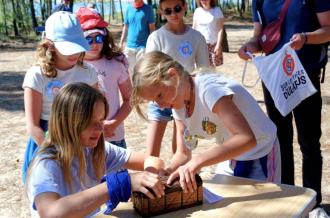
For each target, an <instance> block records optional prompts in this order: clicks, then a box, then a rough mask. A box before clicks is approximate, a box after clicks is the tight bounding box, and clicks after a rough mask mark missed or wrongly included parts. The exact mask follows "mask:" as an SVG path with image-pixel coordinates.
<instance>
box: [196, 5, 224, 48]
mask: <svg viewBox="0 0 330 218" xmlns="http://www.w3.org/2000/svg"><path fill="white" fill-rule="evenodd" d="M221 18H223V13H222V11H221V9H220V8H219V7H214V8H210V9H209V10H205V9H204V8H202V7H198V8H196V10H195V12H194V16H193V20H194V23H195V25H196V26H195V27H194V28H195V29H196V30H198V31H199V32H200V33H202V35H203V36H204V37H205V40H206V42H207V43H209V44H215V43H217V40H218V32H219V30H220V29H219V25H218V21H219V19H221Z"/></svg>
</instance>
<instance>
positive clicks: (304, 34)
mask: <svg viewBox="0 0 330 218" xmlns="http://www.w3.org/2000/svg"><path fill="white" fill-rule="evenodd" d="M301 35H302V36H303V37H304V39H305V41H304V44H306V42H307V40H308V38H307V34H306V33H305V32H302V33H301Z"/></svg>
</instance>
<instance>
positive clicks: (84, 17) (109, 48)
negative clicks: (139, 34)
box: [76, 8, 132, 148]
mask: <svg viewBox="0 0 330 218" xmlns="http://www.w3.org/2000/svg"><path fill="white" fill-rule="evenodd" d="M76 16H77V18H78V20H79V21H80V24H81V27H82V29H83V30H84V36H85V38H86V39H87V41H88V43H89V45H90V46H91V49H90V50H89V51H87V52H86V54H85V57H84V60H85V61H86V62H87V63H89V64H91V65H92V66H93V67H94V68H95V69H96V72H97V74H98V78H99V88H100V89H101V90H102V92H103V93H104V95H105V96H106V98H107V100H108V103H109V106H110V110H109V115H108V117H107V119H106V120H105V121H104V134H105V138H106V140H107V141H109V142H111V143H112V144H116V145H118V146H120V147H122V148H126V142H125V132H124V120H125V119H126V117H127V116H128V115H129V113H130V112H131V107H130V102H129V99H130V95H131V91H132V83H131V80H130V78H129V73H128V69H127V67H126V66H127V60H126V57H125V56H124V54H123V53H122V52H121V51H120V48H118V47H117V46H116V45H115V43H114V40H113V37H112V35H111V33H110V32H109V31H108V29H107V27H108V25H109V24H108V23H107V22H105V21H104V19H103V18H102V17H101V16H100V15H99V14H98V13H95V12H94V11H91V10H90V9H89V8H80V9H79V10H78V11H77V13H76ZM119 93H120V95H121V98H122V101H120V99H119ZM121 102H122V103H121Z"/></svg>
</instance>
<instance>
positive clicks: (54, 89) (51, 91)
mask: <svg viewBox="0 0 330 218" xmlns="http://www.w3.org/2000/svg"><path fill="white" fill-rule="evenodd" d="M63 85H64V84H63V83H62V82H61V81H59V80H52V81H50V82H49V83H48V84H47V88H46V90H47V95H48V96H50V97H54V96H55V95H56V94H57V93H58V92H59V90H60V89H61V88H62V87H63Z"/></svg>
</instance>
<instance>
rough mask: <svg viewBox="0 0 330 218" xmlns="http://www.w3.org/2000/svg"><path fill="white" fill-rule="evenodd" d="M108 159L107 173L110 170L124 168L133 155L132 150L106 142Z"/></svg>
mask: <svg viewBox="0 0 330 218" xmlns="http://www.w3.org/2000/svg"><path fill="white" fill-rule="evenodd" d="M105 149H106V159H105V164H106V165H105V167H106V171H107V173H108V172H110V171H116V170H119V169H121V168H123V166H124V164H125V163H126V162H127V161H128V159H129V157H130V156H131V152H130V151H129V150H127V149H124V148H121V147H118V146H116V145H113V144H111V143H109V142H105Z"/></svg>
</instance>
